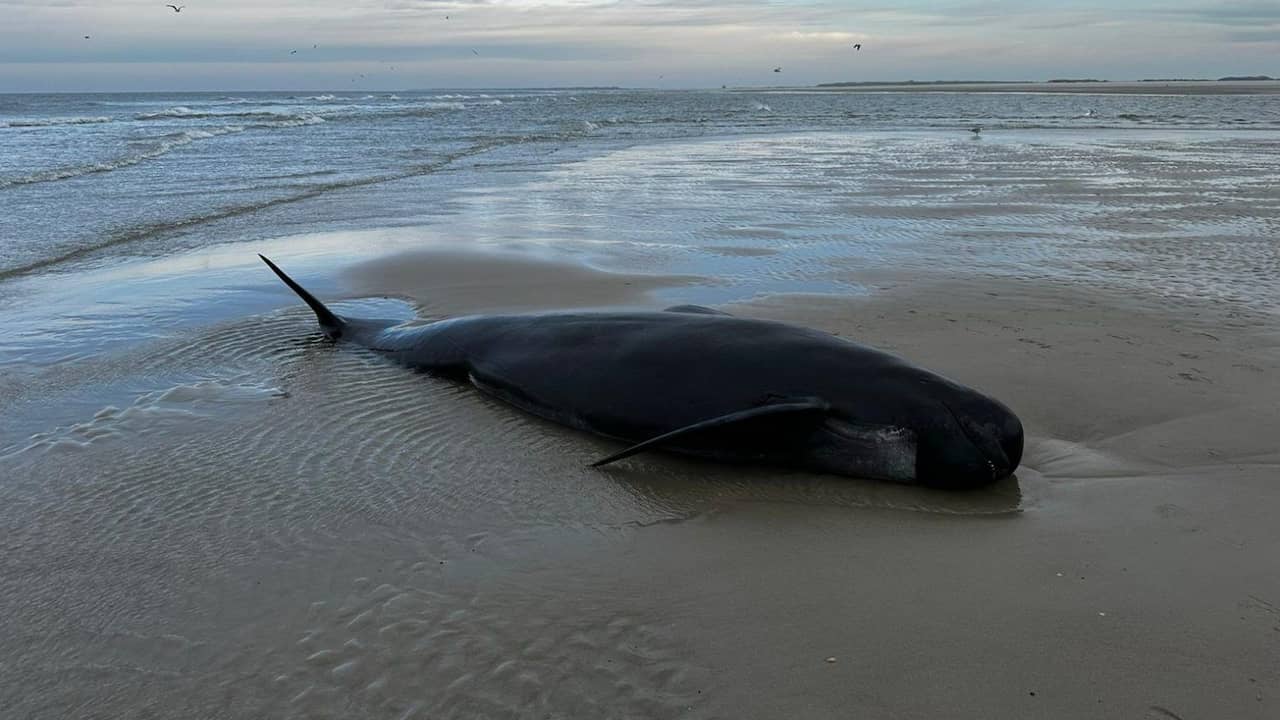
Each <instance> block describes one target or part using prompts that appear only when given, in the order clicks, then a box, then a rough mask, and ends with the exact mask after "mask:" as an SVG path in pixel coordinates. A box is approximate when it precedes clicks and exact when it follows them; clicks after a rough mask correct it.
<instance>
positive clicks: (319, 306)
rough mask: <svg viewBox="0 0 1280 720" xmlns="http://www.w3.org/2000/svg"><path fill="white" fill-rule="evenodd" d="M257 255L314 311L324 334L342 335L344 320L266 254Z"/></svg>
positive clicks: (333, 336) (336, 336) (335, 337)
mask: <svg viewBox="0 0 1280 720" xmlns="http://www.w3.org/2000/svg"><path fill="white" fill-rule="evenodd" d="M258 257H260V258H262V262H264V263H266V264H267V267H269V268H271V271H272V272H274V273H275V274H276V275H277V276H278V277H279V278H280V279H281V280H283V281H284V284H285V285H288V286H289V289H290V290H293V291H294V292H296V293H298V297H300V298H302V301H303V302H305V303H306V304H307V305H308V306H309V307H310V308H311V309H312V310H313V311H314V312H315V314H316V320H318V321H319V322H320V329H321V330H324V333H325V334H326V335H328V336H329V337H331V338H334V339H337V338H338V337H339V336H341V335H342V329H343V327H345V326H346V324H347V323H346V321H344V320H343V319H342V318H340V317H338V316H337V315H335V314H333V311H331V310H330V309H329V308H327V307H325V306H324V303H322V302H320V301H319V300H317V299H316V298H315V296H314V295H312V294H311V293H309V292H307V290H306V288H304V287H302V286H301V285H299V284H298V283H296V282H294V280H293V278H291V277H289V276H288V275H286V274H285V273H284V271H283V270H281V269H280V268H278V267H276V264H275V263H273V262H271V261H270V260H268V259H267V256H266V255H262V254H261V253H259V255H258Z"/></svg>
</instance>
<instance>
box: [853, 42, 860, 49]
mask: <svg viewBox="0 0 1280 720" xmlns="http://www.w3.org/2000/svg"><path fill="white" fill-rule="evenodd" d="M853 49H854V50H861V49H862V43H854V44H853Z"/></svg>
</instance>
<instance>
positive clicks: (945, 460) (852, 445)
mask: <svg viewBox="0 0 1280 720" xmlns="http://www.w3.org/2000/svg"><path fill="white" fill-rule="evenodd" d="M263 260H264V261H266V262H267V263H268V265H270V266H271V268H272V270H274V271H275V272H276V273H277V275H279V276H280V278H281V279H282V280H284V281H285V282H286V284H288V285H289V286H290V287H292V288H293V289H294V290H295V291H296V292H298V294H299V295H300V296H301V297H302V298H303V300H305V301H306V302H307V303H308V304H309V305H310V306H311V307H312V309H313V310H315V311H316V315H317V317H318V319H319V321H320V326H321V328H322V330H324V331H325V333H326V334H327V335H329V336H330V337H331V338H333V339H335V340H339V341H350V342H354V343H357V344H359V345H362V346H365V347H368V348H371V349H373V350H376V351H378V352H381V353H384V354H385V355H387V356H388V357H390V358H393V359H395V360H396V361H398V362H400V363H402V364H404V365H406V366H409V367H413V368H416V369H420V370H424V371H428V372H432V373H436V374H440V375H446V376H451V377H455V378H458V379H459V380H464V381H468V382H471V383H472V384H474V385H475V386H476V387H477V388H479V389H480V390H481V391H483V392H485V393H487V394H490V395H492V396H494V397H497V398H500V399H502V400H504V401H506V402H508V403H510V404H512V405H515V406H516V407H518V408H520V409H522V410H525V411H528V412H530V413H533V414H535V415H539V416H541V417H544V418H547V419H549V420H552V421H555V422H558V423H561V424H564V425H568V426H570V427H574V428H578V429H581V430H585V431H589V432H592V433H595V434H598V435H603V436H606V437H610V438H615V439H618V440H622V441H625V442H629V443H639V445H633V446H632V447H631V448H628V449H627V450H625V451H623V452H620V453H618V454H616V455H614V456H611V457H609V458H606V459H605V460H603V461H600V462H598V463H596V464H598V465H599V464H604V463H607V462H612V461H615V460H618V459H621V458H622V457H625V456H627V455H630V454H633V453H634V452H639V451H641V450H645V449H648V448H650V447H654V448H658V449H664V450H670V451H675V452H680V453H684V454H689V455H695V456H700V457H705V458H710V459H715V460H722V461H749V462H763V463H771V464H781V465H789V466H794V467H800V468H805V469H809V470H814V471H819V472H828V473H835V474H839V475H848V476H855V477H865V478H875V479H883V480H891V481H896V482H904V483H917V484H921V485H928V486H934V487H947V488H963V487H975V486H979V485H984V484H987V483H990V482H994V481H996V480H999V479H1001V478H1003V477H1006V476H1008V475H1009V474H1011V473H1012V472H1013V470H1014V469H1015V468H1016V467H1017V465H1018V462H1019V461H1020V460H1021V456H1022V444H1023V430H1022V424H1021V422H1020V421H1019V420H1018V418H1017V416H1015V415H1014V414H1013V412H1012V411H1011V410H1009V408H1007V407H1005V406H1004V405H1003V404H1002V403H1000V402H999V401H997V400H994V399H992V398H989V397H987V396H985V395H983V394H982V393H979V392H977V391H976V390H973V389H970V388H967V387H965V386H963V385H960V384H958V383H956V382H953V381H951V380H948V379H946V378H944V377H941V376H939V375H937V374H935V373H932V372H930V371H928V370H925V369H923V368H920V367H917V366H915V365H912V364H911V363H908V362H907V361H905V360H903V359H901V358H898V357H896V356H894V355H891V354H889V353H886V352H884V351H881V350H877V349H874V348H870V347H867V346H864V345H860V344H858V343H855V342H851V341H849V340H845V339H842V338H838V337H835V336H833V335H831V334H829V333H824V332H820V331H817V330H812V329H809V328H804V327H799V326H795V325H790V324H786V323H780V322H772V321H765V320H753V319H748V318H739V317H733V316H730V315H727V314H724V313H721V312H718V311H714V310H710V309H707V308H702V307H697V306H680V307H675V308H670V309H668V310H665V311H660V312H550V313H535V314H518V315H479V316H469V317H460V318H453V319H448V320H441V321H438V322H434V323H429V324H425V325H412V326H403V325H399V324H397V323H396V322H395V321H381V320H365V319H355V318H350V319H349V318H342V317H339V316H337V315H335V314H334V313H332V312H331V311H329V310H328V308H326V307H325V306H324V305H323V304H321V303H320V302H319V301H318V300H316V299H315V298H314V297H312V296H311V295H310V294H309V293H308V292H307V291H306V290H304V289H303V288H302V287H301V286H299V285H298V284H297V283H295V282H294V281H293V280H291V279H290V278H289V277H288V276H287V275H285V274H284V273H283V271H281V270H280V269H279V268H277V267H276V266H275V265H274V264H271V262H270V261H269V260H266V258H263Z"/></svg>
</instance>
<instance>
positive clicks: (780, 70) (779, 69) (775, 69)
mask: <svg viewBox="0 0 1280 720" xmlns="http://www.w3.org/2000/svg"><path fill="white" fill-rule="evenodd" d="M773 71H774V72H782V67H781V66H779V67H776V68H774V69H773Z"/></svg>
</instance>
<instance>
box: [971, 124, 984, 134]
mask: <svg viewBox="0 0 1280 720" xmlns="http://www.w3.org/2000/svg"><path fill="white" fill-rule="evenodd" d="M969 132H971V133H973V134H974V135H977V134H979V133H981V132H982V126H981V125H974V126H973V127H971V128H969Z"/></svg>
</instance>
